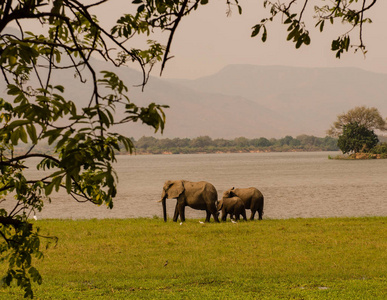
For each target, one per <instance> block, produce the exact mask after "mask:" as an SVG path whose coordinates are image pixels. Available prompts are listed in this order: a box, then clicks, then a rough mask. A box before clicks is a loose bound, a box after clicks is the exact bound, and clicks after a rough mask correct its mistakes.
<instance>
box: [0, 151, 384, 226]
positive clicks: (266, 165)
mask: <svg viewBox="0 0 387 300" xmlns="http://www.w3.org/2000/svg"><path fill="white" fill-rule="evenodd" d="M328 155H333V156H334V155H337V153H336V152H333V153H332V152H309V153H308V152H307V153H245V154H193V155H143V156H140V155H138V156H119V157H118V163H117V164H116V166H115V168H116V170H117V173H118V175H119V184H118V196H117V198H116V199H115V201H114V208H113V209H112V210H109V209H107V208H106V207H98V206H95V205H93V204H91V203H77V202H75V201H74V200H73V199H72V198H71V197H69V196H68V195H66V194H65V193H63V192H61V193H59V194H57V195H54V196H52V203H47V204H46V205H45V207H44V209H43V212H42V213H39V214H38V215H37V217H38V218H73V219H78V218H134V217H153V216H159V217H162V207H161V203H157V200H160V197H161V191H162V187H163V184H164V181H166V180H169V179H171V180H174V179H186V180H190V181H201V180H205V181H208V182H211V183H212V184H213V185H214V186H215V187H216V189H217V191H218V197H219V198H220V197H221V195H222V193H223V191H225V190H227V189H229V188H231V187H233V186H234V187H250V186H254V187H257V188H258V189H259V190H260V191H261V192H262V193H263V195H264V197H265V208H264V219H265V218H272V219H278V218H298V217H302V218H309V217H341V216H387V200H386V197H387V196H386V195H387V184H386V172H387V160H364V161H344V160H329V159H328ZM30 172H31V175H33V176H36V175H37V174H36V173H34V172H32V171H30ZM167 203H168V205H167V212H168V215H169V216H170V217H171V216H172V215H173V211H174V205H175V203H176V200H173V199H170V200H167ZM1 205H4V203H2V204H1ZM249 215H250V211H248V212H247V216H248V217H249ZM186 218H202V219H204V218H205V212H204V211H196V210H193V209H190V208H186Z"/></svg>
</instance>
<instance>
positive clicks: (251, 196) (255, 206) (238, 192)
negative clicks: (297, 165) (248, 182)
mask: <svg viewBox="0 0 387 300" xmlns="http://www.w3.org/2000/svg"><path fill="white" fill-rule="evenodd" d="M235 196H237V197H239V198H241V199H242V201H243V203H244V204H245V208H246V209H250V210H251V215H250V220H254V216H255V212H257V211H258V215H259V220H262V216H263V202H264V197H263V195H262V193H261V192H260V191H259V190H258V189H256V188H254V187H249V188H234V187H233V188H231V189H229V190H227V191H225V192H224V193H223V197H225V198H231V197H235Z"/></svg>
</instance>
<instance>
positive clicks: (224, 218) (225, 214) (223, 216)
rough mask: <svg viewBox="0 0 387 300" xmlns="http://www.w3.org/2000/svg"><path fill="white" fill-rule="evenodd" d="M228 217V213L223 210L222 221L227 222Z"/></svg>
mask: <svg viewBox="0 0 387 300" xmlns="http://www.w3.org/2000/svg"><path fill="white" fill-rule="evenodd" d="M226 219H227V213H226V212H225V211H224V210H222V221H223V222H225V221H226Z"/></svg>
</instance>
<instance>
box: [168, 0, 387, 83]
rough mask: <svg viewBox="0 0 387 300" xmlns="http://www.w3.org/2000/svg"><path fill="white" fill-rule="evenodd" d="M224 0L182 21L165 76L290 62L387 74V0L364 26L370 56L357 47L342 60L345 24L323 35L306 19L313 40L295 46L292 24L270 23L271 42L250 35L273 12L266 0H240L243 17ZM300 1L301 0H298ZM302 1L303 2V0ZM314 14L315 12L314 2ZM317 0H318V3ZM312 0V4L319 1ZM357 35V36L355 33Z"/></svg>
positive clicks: (379, 3)
mask: <svg viewBox="0 0 387 300" xmlns="http://www.w3.org/2000/svg"><path fill="white" fill-rule="evenodd" d="M225 2H226V1H225V0H215V1H210V4H208V5H207V6H204V7H201V8H200V9H199V10H198V11H196V12H194V13H193V14H192V15H191V16H188V17H187V18H186V19H183V21H182V22H181V25H180V28H179V31H178V33H177V34H176V36H175V41H174V44H173V47H172V54H173V55H175V58H174V59H173V60H171V61H169V62H168V65H167V68H166V71H165V73H164V74H163V77H182V78H196V77H200V76H205V75H210V74H212V73H215V72H217V71H218V70H220V69H221V68H223V67H224V66H226V65H228V64H254V65H286V66H310V67H337V66H354V67H359V68H363V69H366V70H371V71H375V72H383V73H387V33H386V29H387V18H386V17H385V12H386V11H387V1H385V0H379V1H378V2H377V3H376V4H375V6H374V8H373V10H372V18H373V24H369V25H367V26H366V27H365V29H364V42H365V43H366V46H367V48H368V53H367V56H366V58H364V56H363V55H362V54H361V53H357V54H354V53H353V51H352V50H350V52H348V53H347V54H346V55H344V57H343V58H342V59H340V60H338V59H336V58H335V54H334V52H332V51H330V44H331V41H332V39H333V38H336V36H337V35H336V34H335V32H338V31H337V29H340V30H341V33H344V32H345V30H346V29H345V28H346V27H344V26H342V25H341V24H340V23H338V24H335V26H333V28H330V27H329V26H325V28H326V31H324V32H323V33H322V34H321V33H319V32H318V31H317V30H315V28H314V24H315V20H313V19H311V18H309V19H305V20H306V21H311V22H308V24H309V26H308V27H309V29H310V32H312V30H313V32H314V33H315V34H313V35H312V43H311V45H309V46H306V47H305V46H302V47H301V49H298V50H296V49H295V47H294V44H293V43H292V42H288V41H286V36H287V32H286V28H287V25H283V24H280V22H279V21H280V20H279V19H278V20H277V22H275V23H272V24H269V27H268V29H269V35H268V41H267V42H266V43H262V42H261V40H260V39H259V38H251V37H250V35H251V27H252V26H254V25H255V24H257V23H258V22H259V21H260V20H261V19H262V18H264V17H266V16H268V13H267V12H266V11H265V10H264V8H263V6H262V1H252V0H250V1H243V0H241V1H240V4H241V5H242V8H243V13H242V15H239V14H238V13H237V10H236V9H235V10H234V13H233V14H232V16H231V17H226V15H225V11H226V5H225ZM299 2H300V1H299ZM302 2H303V1H302ZM309 2H311V5H310V6H309V16H311V14H312V13H313V5H312V3H313V1H309ZM314 3H316V1H314ZM314 3H313V4H314ZM354 38H357V34H356V35H355V36H354Z"/></svg>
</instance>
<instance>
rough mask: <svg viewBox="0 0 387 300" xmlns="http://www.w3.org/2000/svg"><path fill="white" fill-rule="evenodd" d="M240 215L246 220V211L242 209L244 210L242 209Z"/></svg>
mask: <svg viewBox="0 0 387 300" xmlns="http://www.w3.org/2000/svg"><path fill="white" fill-rule="evenodd" d="M242 217H243V220H245V221H247V218H246V211H244V210H242Z"/></svg>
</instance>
